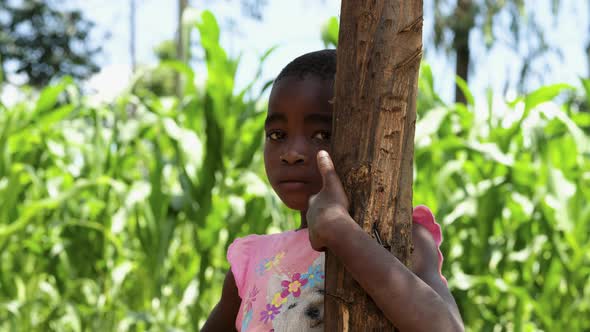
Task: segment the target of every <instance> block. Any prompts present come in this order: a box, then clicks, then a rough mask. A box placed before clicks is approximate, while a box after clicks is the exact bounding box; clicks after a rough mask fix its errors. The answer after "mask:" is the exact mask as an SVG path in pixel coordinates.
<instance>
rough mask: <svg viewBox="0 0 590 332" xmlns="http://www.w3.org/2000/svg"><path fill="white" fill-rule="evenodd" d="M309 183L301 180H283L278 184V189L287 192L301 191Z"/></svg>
mask: <svg viewBox="0 0 590 332" xmlns="http://www.w3.org/2000/svg"><path fill="white" fill-rule="evenodd" d="M308 184H309V182H307V181H301V180H284V181H280V182H279V187H280V188H281V189H284V190H287V191H293V190H302V189H305V188H306V187H307V185H308Z"/></svg>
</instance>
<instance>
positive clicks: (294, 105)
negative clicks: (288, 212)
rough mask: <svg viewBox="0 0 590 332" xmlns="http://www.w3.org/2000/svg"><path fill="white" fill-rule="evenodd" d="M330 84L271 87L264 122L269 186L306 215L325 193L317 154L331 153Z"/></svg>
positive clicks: (292, 82) (287, 82) (291, 80)
mask: <svg viewBox="0 0 590 332" xmlns="http://www.w3.org/2000/svg"><path fill="white" fill-rule="evenodd" d="M332 96H333V90H332V81H329V80H321V79H318V78H314V77H312V76H308V77H307V78H304V79H301V78H297V77H286V78H284V79H283V80H281V81H279V82H278V83H276V84H275V86H274V87H273V90H272V92H271V94H270V99H269V103H268V114H267V117H266V122H265V132H266V141H265V144H264V166H265V168H266V175H267V177H268V180H269V182H270V184H271V186H272V187H273V189H274V190H275V192H276V193H277V194H278V195H279V197H280V198H281V200H282V201H283V202H284V203H285V204H286V205H287V206H288V207H289V208H291V209H294V210H299V211H305V210H307V205H308V200H309V197H310V196H311V195H313V194H316V193H317V192H319V191H320V189H321V188H322V177H321V175H320V173H319V171H318V168H317V163H316V154H317V152H318V151H319V150H326V151H328V152H330V151H329V148H330V135H331V131H332V105H331V104H330V103H329V100H330V99H331V98H332Z"/></svg>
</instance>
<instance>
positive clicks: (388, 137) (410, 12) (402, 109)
mask: <svg viewBox="0 0 590 332" xmlns="http://www.w3.org/2000/svg"><path fill="white" fill-rule="evenodd" d="M422 6H423V4H422V0H343V1H342V8H341V19H340V37H339V41H338V64H337V66H338V67H337V74H336V83H335V99H334V107H335V120H334V124H333V126H334V128H333V143H332V144H333V145H332V151H333V158H334V161H335V165H336V167H337V172H338V174H339V175H340V178H341V179H342V180H343V183H344V187H345V190H346V192H347V194H348V197H349V199H350V203H351V215H352V216H353V218H354V220H356V221H357V222H358V223H359V224H360V225H361V226H362V227H363V229H364V230H365V231H367V232H368V233H369V234H371V235H372V236H373V237H375V238H377V237H378V238H380V240H381V242H382V244H383V245H384V246H385V247H386V248H388V249H389V250H391V252H392V253H393V254H395V255H396V256H397V257H398V258H399V259H400V260H401V261H402V262H404V263H405V264H406V265H408V264H409V258H410V253H411V234H412V232H411V217H412V160H413V155H414V127H415V123H416V91H417V84H418V70H419V66H420V60H421V57H422V21H423V17H422ZM326 278H327V279H326V299H325V316H324V318H325V319H324V322H325V324H326V329H325V330H326V331H330V332H331V331H338V332H341V331H391V330H393V326H392V325H391V324H390V323H389V322H388V321H387V320H386V319H385V318H384V317H383V316H382V313H381V312H380V311H379V309H378V308H377V307H376V305H375V304H374V303H373V301H372V300H371V299H370V298H369V297H368V296H367V295H366V294H365V292H364V291H363V290H362V288H360V286H359V285H358V283H356V281H354V280H353V279H352V277H351V276H350V275H349V274H348V273H347V271H346V270H345V268H344V267H343V266H342V265H341V264H340V262H338V259H337V258H336V257H334V256H333V255H331V253H330V252H328V253H327V258H326Z"/></svg>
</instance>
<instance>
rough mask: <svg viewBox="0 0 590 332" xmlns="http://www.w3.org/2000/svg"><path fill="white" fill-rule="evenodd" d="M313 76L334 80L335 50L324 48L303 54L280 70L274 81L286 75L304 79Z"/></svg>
mask: <svg viewBox="0 0 590 332" xmlns="http://www.w3.org/2000/svg"><path fill="white" fill-rule="evenodd" d="M307 76H314V77H317V78H319V79H321V80H334V79H335V77H336V50H333V49H326V50H321V51H315V52H310V53H306V54H303V55H301V56H299V57H297V58H295V60H293V61H291V62H290V63H289V64H288V65H286V66H285V68H283V70H281V72H280V73H279V76H277V78H276V79H275V81H274V83H277V82H279V81H280V80H282V79H285V78H287V77H296V78H299V79H304V78H306V77H307Z"/></svg>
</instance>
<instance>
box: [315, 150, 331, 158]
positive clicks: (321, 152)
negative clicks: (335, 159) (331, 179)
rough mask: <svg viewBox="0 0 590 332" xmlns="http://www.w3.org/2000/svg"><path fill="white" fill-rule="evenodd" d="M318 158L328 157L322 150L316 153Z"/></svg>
mask: <svg viewBox="0 0 590 332" xmlns="http://www.w3.org/2000/svg"><path fill="white" fill-rule="evenodd" d="M318 156H319V157H320V158H329V157H330V155H329V154H328V152H326V151H324V150H320V152H318Z"/></svg>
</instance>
